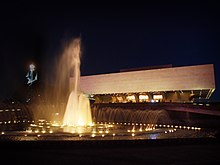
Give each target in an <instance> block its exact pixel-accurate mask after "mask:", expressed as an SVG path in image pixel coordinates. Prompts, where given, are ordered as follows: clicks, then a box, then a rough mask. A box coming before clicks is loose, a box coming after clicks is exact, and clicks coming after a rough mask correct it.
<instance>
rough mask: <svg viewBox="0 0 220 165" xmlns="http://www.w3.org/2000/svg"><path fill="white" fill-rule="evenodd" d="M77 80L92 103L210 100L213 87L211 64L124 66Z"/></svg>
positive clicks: (212, 68) (213, 78)
mask: <svg viewBox="0 0 220 165" xmlns="http://www.w3.org/2000/svg"><path fill="white" fill-rule="evenodd" d="M71 82H72V79H71V78H70V84H72V83H71ZM80 83H81V90H82V91H83V92H84V93H86V94H89V96H90V97H93V98H94V99H95V103H127V102H133V103H138V102H192V101H196V100H203V99H209V98H210V96H211V95H212V93H213V92H214V90H215V76H214V66H213V64H205V65H194V66H183V67H172V65H164V66H155V67H145V68H137V69H126V70H121V71H120V72H118V73H109V74H99V75H90V76H82V77H81V79H80Z"/></svg>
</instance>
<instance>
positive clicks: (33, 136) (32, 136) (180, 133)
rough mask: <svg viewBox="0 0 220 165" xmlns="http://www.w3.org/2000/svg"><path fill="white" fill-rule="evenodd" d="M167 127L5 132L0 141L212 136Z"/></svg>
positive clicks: (201, 132)
mask: <svg viewBox="0 0 220 165" xmlns="http://www.w3.org/2000/svg"><path fill="white" fill-rule="evenodd" d="M165 132H169V130H168V129H156V130H154V132H135V133H134V132H133V133H131V132H130V133H129V132H117V131H115V132H114V133H112V132H111V133H82V134H79V133H64V132H57V133H27V132H25V131H23V132H5V134H2V135H0V141H4V140H9V141H79V140H148V139H173V138H206V137H207V138H208V137H213V132H210V131H193V130H184V129H177V130H176V131H174V132H172V131H170V132H169V133H165Z"/></svg>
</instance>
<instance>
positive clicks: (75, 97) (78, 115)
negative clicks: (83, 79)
mask: <svg viewBox="0 0 220 165" xmlns="http://www.w3.org/2000/svg"><path fill="white" fill-rule="evenodd" d="M80 44H81V41H80V39H79V38H78V39H74V40H72V41H71V42H70V43H69V45H68V46H67V47H66V49H65V50H64V53H63V56H67V57H68V58H67V59H68V60H71V61H70V65H69V66H68V67H69V69H68V70H69V71H70V72H72V78H73V85H71V87H72V89H70V91H71V92H70V95H69V99H68V103H67V106H66V111H65V114H64V118H63V125H65V126H87V125H91V124H92V116H91V109H90V102H89V99H88V98H87V96H86V95H85V94H84V93H83V92H82V91H81V90H80V56H81V50H80ZM65 59H66V58H65Z"/></svg>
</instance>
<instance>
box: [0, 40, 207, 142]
mask: <svg viewBox="0 0 220 165" xmlns="http://www.w3.org/2000/svg"><path fill="white" fill-rule="evenodd" d="M80 44H81V40H80V38H77V39H74V40H71V41H70V42H69V43H68V44H67V45H66V46H65V49H64V51H63V53H62V57H61V60H60V63H59V67H58V69H59V70H60V71H61V72H60V71H59V72H58V77H57V83H56V91H55V94H56V96H57V97H56V99H54V100H55V101H54V102H55V103H57V104H52V105H50V104H49V105H47V104H45V103H42V104H43V105H38V104H37V105H36V104H35V106H36V107H39V109H38V110H40V111H39V112H38V113H43V112H45V109H44V108H45V107H47V110H48V112H50V111H49V110H50V109H55V110H56V109H59V108H58V107H60V109H61V111H60V112H59V113H54V112H53V113H54V114H55V115H56V114H57V115H60V114H61V115H63V120H62V121H59V122H55V123H54V122H53V121H48V120H46V119H41V120H37V121H35V122H32V123H31V124H30V126H29V127H28V128H27V130H26V131H23V132H7V133H6V132H2V133H1V134H2V135H3V136H1V139H2V138H6V139H7V138H8V139H17V140H91V139H92V140H94V139H95V140H124V139H128V140H135V139H152V138H153V139H155V138H167V137H169V138H173V137H181V136H182V135H184V136H188V137H192V136H204V135H203V134H200V130H201V128H199V127H189V126H186V125H183V126H178V125H173V124H172V122H171V121H170V120H169V116H168V115H167V113H166V111H165V110H129V109H120V108H119V109H118V108H116V109H114V108H110V107H108V108H106V109H102V108H99V107H94V106H92V109H91V107H90V101H89V99H88V97H87V95H86V94H85V93H83V91H81V89H80V57H81V50H80ZM70 74H71V76H72V77H73V79H74V83H73V84H71V86H70V89H69V91H66V90H63V89H64V88H65V87H66V84H68V82H69V81H68V80H69V76H70ZM60 93H64V94H67V93H68V94H69V98H68V102H67V104H66V108H64V107H65V105H64V104H63V103H62V104H60V102H59V101H58V100H59V99H60V100H62V99H63V98H66V97H63V96H62V95H61V94H60ZM57 105H58V106H57ZM63 109H65V111H64V110H63ZM62 111H64V112H62ZM36 113H37V112H36ZM41 117H42V115H41ZM58 120H60V119H58ZM58 120H57V121H58ZM158 122H160V123H158ZM186 131H187V132H189V133H187V132H186ZM192 131H193V133H192ZM179 132H184V133H183V134H182V133H180V134H178V133H179ZM170 134H172V135H173V136H171V135H170ZM205 136H206V135H205Z"/></svg>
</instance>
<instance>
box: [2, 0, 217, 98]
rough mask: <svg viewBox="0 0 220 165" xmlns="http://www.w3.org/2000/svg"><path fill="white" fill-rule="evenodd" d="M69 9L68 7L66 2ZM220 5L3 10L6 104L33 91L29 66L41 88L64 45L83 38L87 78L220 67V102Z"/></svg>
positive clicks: (17, 6)
mask: <svg viewBox="0 0 220 165" xmlns="http://www.w3.org/2000/svg"><path fill="white" fill-rule="evenodd" d="M61 2H62V3H61ZM219 9H220V8H219V6H218V3H217V1H211V2H209V3H202V2H199V1H193V2H190V1H187V2H186V1H178V2H175V1H166V2H164V1H151V2H148V3H146V2H145V3H143V2H142V3H140V2H136V1H134V2H133V3H119V2H117V3H114V2H113V1H111V3H108V2H102V3H98V2H97V3H96V2H94V1H93V3H90V4H89V3H88V2H82V1H80V3H79V2H75V3H74V2H72V3H65V2H63V1H60V3H54V2H52V1H51V2H49V1H46V2H44V1H42V2H38V1H31V2H30V1H28V2H25V1H22V2H16V3H12V2H10V3H1V5H0V21H1V23H0V42H1V43H0V61H1V62H0V77H1V80H0V99H1V98H12V97H14V96H15V95H18V94H19V93H20V91H22V90H23V89H24V88H25V83H26V78H25V75H26V72H27V71H28V65H29V64H30V63H32V62H33V63H35V64H36V66H37V71H38V73H39V83H42V84H43V83H45V81H46V79H52V78H53V77H52V76H51V75H50V74H48V71H51V70H52V68H53V64H54V61H55V59H56V58H57V57H58V55H59V54H60V51H61V48H62V45H63V43H64V42H65V41H67V40H69V39H70V38H72V37H78V36H80V35H81V37H82V46H83V57H82V65H81V72H82V75H93V74H100V73H110V72H117V71H119V70H120V69H125V68H136V67H145V66H154V65H166V64H172V65H173V66H187V65H200V64H210V63H212V64H214V66H215V80H216V91H215V92H214V94H213V96H212V98H211V99H212V100H213V101H220V76H219V75H220V60H219V57H218V55H219V52H220V49H219V45H220V40H219V38H220V33H219V32H220V19H219V11H220V10H219Z"/></svg>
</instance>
